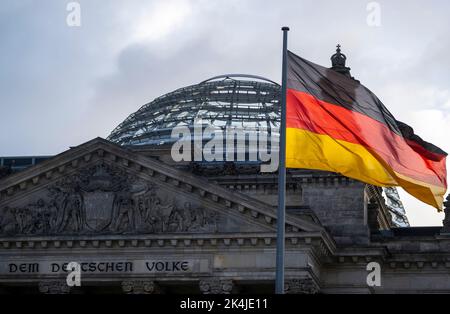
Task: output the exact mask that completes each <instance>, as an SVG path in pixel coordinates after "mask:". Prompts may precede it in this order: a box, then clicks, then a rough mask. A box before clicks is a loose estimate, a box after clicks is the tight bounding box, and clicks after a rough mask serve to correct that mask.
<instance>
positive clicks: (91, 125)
mask: <svg viewBox="0 0 450 314" xmlns="http://www.w3.org/2000/svg"><path fill="white" fill-rule="evenodd" d="M70 2H71V1H65V0H39V1H38V0H34V1H31V0H29V1H27V0H2V1H1V4H0V40H1V45H0V49H1V50H0V51H1V52H0V106H1V111H0V134H1V135H0V156H12V155H39V154H42V155H51V154H57V153H60V152H62V151H64V150H66V149H68V147H69V146H73V145H78V144H81V143H83V142H85V141H88V140H90V139H92V138H94V137H97V136H101V137H107V136H108V135H109V133H110V132H111V131H112V130H113V128H114V127H115V126H116V125H118V124H119V123H120V122H121V121H122V120H124V119H125V118H126V117H127V116H128V115H129V114H130V113H132V112H134V111H136V110H137V109H138V108H139V107H140V106H141V105H143V104H144V103H147V102H149V101H151V100H152V99H153V98H155V97H157V96H160V95H162V94H164V93H167V92H170V91H172V90H175V89H177V88H179V87H183V86H186V85H191V84H195V83H198V82H201V81H203V80H205V79H207V78H209V77H212V76H215V75H218V74H224V73H249V74H256V75H262V76H265V77H268V78H270V79H272V80H274V81H277V82H279V81H280V77H281V44H282V33H281V31H280V27H281V26H283V25H288V26H289V27H290V28H291V31H290V33H289V49H290V50H292V51H293V52H295V53H297V54H299V55H300V56H302V57H304V58H307V59H309V60H311V61H313V62H316V63H318V64H322V65H324V66H330V60H329V58H330V56H331V54H332V53H333V52H334V50H335V45H336V44H337V43H340V44H341V45H342V52H343V53H345V54H346V55H347V65H348V66H350V67H351V68H352V71H351V72H352V75H353V76H355V77H356V78H357V79H359V80H360V81H361V83H363V84H364V85H365V86H367V87H368V88H369V89H371V90H372V91H373V92H374V93H375V94H376V95H378V97H379V98H380V99H381V100H382V101H383V103H384V104H385V105H386V106H387V107H388V108H389V109H390V111H391V112H392V113H393V114H394V116H395V117H396V118H397V119H398V120H401V121H404V122H406V123H408V124H410V125H411V126H413V127H414V129H415V131H416V133H417V134H419V135H420V136H421V137H422V138H424V139H425V140H427V141H431V142H433V143H434V144H436V145H438V146H440V147H441V148H443V149H444V150H446V151H447V152H449V151H450V86H449V84H450V56H449V52H450V36H449V31H450V2H449V1H445V0H442V1H439V0H435V1H424V0H422V1H378V2H377V3H378V4H379V7H380V15H379V16H380V19H379V21H380V22H381V25H379V24H378V23H377V15H376V11H377V9H376V5H375V6H372V5H369V8H368V7H367V5H368V3H369V2H370V1H361V0H359V1H349V0H346V1H317V0H314V1H304V0H294V1H286V0H284V1H261V0H259V1H256V0H255V1H247V0H236V1H233V0H221V1H220V0H217V1H215V0H207V1H201V0H197V1H167V0H164V1H148V0H146V1H137V0H136V1H120V0H117V1H112V0H108V1H107V0H79V1H77V2H78V3H79V4H80V9H81V10H80V13H81V14H80V17H81V26H79V27H69V26H68V24H67V16H68V14H69V13H70V12H69V11H67V4H68V3H70ZM368 20H369V23H368ZM377 25H378V26H377ZM401 197H402V200H403V202H404V204H405V207H406V210H407V214H408V217H409V219H410V222H411V223H412V224H413V225H440V224H441V221H442V219H443V215H442V214H438V213H437V212H436V210H435V209H434V208H432V207H430V206H427V205H425V204H423V203H421V202H419V201H416V200H414V199H413V198H412V197H409V196H408V195H407V194H406V193H404V192H403V191H401Z"/></svg>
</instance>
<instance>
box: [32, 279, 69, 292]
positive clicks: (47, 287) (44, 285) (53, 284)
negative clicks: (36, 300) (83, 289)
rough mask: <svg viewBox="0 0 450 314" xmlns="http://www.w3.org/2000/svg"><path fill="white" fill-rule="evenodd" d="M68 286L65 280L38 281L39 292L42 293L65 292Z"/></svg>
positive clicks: (67, 290)
mask: <svg viewBox="0 0 450 314" xmlns="http://www.w3.org/2000/svg"><path fill="white" fill-rule="evenodd" d="M70 288H71V287H70V286H69V285H67V282H66V281H65V280H45V281H40V282H39V292H41V293H44V294H67V293H70Z"/></svg>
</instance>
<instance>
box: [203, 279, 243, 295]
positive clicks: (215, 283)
mask: <svg viewBox="0 0 450 314" xmlns="http://www.w3.org/2000/svg"><path fill="white" fill-rule="evenodd" d="M199 287H200V291H201V292H202V293H203V294H230V293H231V291H232V290H233V288H234V287H235V286H234V283H233V280H229V279H224V280H220V279H204V280H200V282H199Z"/></svg>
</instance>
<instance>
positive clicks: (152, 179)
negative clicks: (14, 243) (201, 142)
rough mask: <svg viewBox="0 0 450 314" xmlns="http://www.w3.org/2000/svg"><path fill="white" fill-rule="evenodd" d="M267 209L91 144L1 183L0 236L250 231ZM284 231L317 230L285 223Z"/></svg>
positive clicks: (265, 219)
mask: <svg viewBox="0 0 450 314" xmlns="http://www.w3.org/2000/svg"><path fill="white" fill-rule="evenodd" d="M275 225H276V214H275V211H274V209H273V208H272V207H270V206H269V205H267V204H265V203H262V202H259V201H257V200H254V199H252V198H249V197H247V196H245V195H243V194H241V193H239V192H232V191H229V190H227V189H225V188H222V187H219V186H216V185H214V184H212V183H210V182H208V181H207V180H205V179H203V178H200V177H196V176H195V175H192V174H190V173H186V172H183V171H180V170H177V169H174V168H172V167H170V166H168V165H167V164H164V163H162V162H160V161H157V160H153V159H151V158H148V157H145V156H143V155H141V154H139V153H136V152H132V151H129V150H126V149H124V148H122V147H119V146H117V145H115V144H112V143H110V142H108V141H106V140H103V139H100V138H97V139H94V140H92V141H89V142H87V143H85V144H82V145H80V146H77V147H74V148H71V149H70V150H68V151H66V152H64V153H62V154H59V155H57V156H55V157H53V158H51V159H49V160H47V161H45V162H43V163H41V164H39V165H37V166H34V167H31V168H29V169H27V170H24V171H22V172H20V173H17V174H15V175H12V176H9V177H7V178H4V179H3V180H1V181H0V235H1V236H3V237H5V236H17V235H22V236H23V235H25V236H29V235H39V236H42V235H80V234H81V235H86V234H96V235H97V234H100V235H110V234H121V235H122V234H158V233H175V234H178V233H186V234H187V233H189V234H190V233H227V232H229V233H255V232H271V233H273V232H274V231H275V230H276V228H275ZM286 228H287V231H288V232H298V231H308V232H313V231H322V228H321V227H320V226H319V225H316V224H314V223H311V222H308V221H305V220H302V219H299V218H297V217H289V216H288V217H287V219H286Z"/></svg>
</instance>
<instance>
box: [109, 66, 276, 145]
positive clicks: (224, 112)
mask: <svg viewBox="0 0 450 314" xmlns="http://www.w3.org/2000/svg"><path fill="white" fill-rule="evenodd" d="M280 95H281V88H280V86H279V85H278V84H277V83H275V82H273V81H271V80H269V79H266V78H264V77H260V76H255V75H244V74H225V75H220V76H215V77H213V78H210V79H208V80H205V81H203V82H201V83H199V84H197V85H191V86H187V87H184V88H180V89H177V90H175V91H173V92H171V93H168V94H165V95H163V96H161V97H158V98H156V99H155V100H153V101H152V102H150V103H147V104H145V105H144V106H142V107H141V108H140V109H139V110H138V111H136V112H135V113H133V114H131V115H130V116H128V117H127V118H126V119H125V120H124V121H123V122H122V123H121V124H120V125H119V126H117V127H116V128H115V129H114V130H113V132H112V133H111V134H110V135H109V137H108V140H110V141H112V142H115V143H117V144H120V145H162V144H166V143H170V142H173V141H174V139H172V138H171V132H172V129H173V128H174V127H176V126H187V127H189V128H193V126H194V123H195V121H196V120H199V119H201V122H202V124H203V125H204V126H205V125H208V126H213V127H214V128H219V129H222V130H225V128H226V127H228V126H233V127H241V128H244V129H245V130H246V131H248V132H261V131H266V132H268V133H269V134H271V135H272V136H274V135H275V134H276V135H278V128H279V121H280V115H279V112H280V104H279V101H280Z"/></svg>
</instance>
